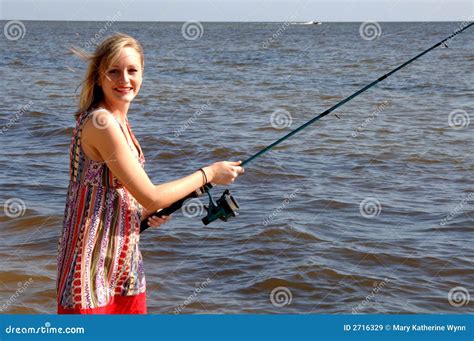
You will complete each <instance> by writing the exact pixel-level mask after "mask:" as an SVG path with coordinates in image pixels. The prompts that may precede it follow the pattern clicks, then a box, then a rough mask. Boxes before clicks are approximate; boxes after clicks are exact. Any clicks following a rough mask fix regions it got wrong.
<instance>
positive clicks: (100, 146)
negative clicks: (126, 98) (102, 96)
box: [81, 109, 126, 159]
mask: <svg viewBox="0 0 474 341" xmlns="http://www.w3.org/2000/svg"><path fill="white" fill-rule="evenodd" d="M122 135H123V134H122V132H121V130H120V126H119V124H118V122H117V121H116V119H115V118H114V116H113V115H112V114H111V113H110V112H108V111H107V110H105V109H99V110H95V111H94V112H92V113H91V114H90V115H89V117H88V118H87V120H86V122H85V123H84V127H83V129H82V137H81V140H82V144H83V146H84V149H85V150H86V151H89V153H87V154H89V155H90V156H91V158H93V159H94V158H95V159H97V157H98V155H102V159H103V154H104V151H107V152H111V150H112V149H115V148H117V147H119V146H120V145H122V144H123V143H126V141H124V139H123V136H122Z"/></svg>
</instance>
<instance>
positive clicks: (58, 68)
mask: <svg viewBox="0 0 474 341" xmlns="http://www.w3.org/2000/svg"><path fill="white" fill-rule="evenodd" d="M4 24H5V23H2V25H4ZM24 24H25V27H26V34H25V36H24V37H23V38H22V39H20V40H17V41H9V40H6V39H2V40H1V42H0V44H1V45H2V52H1V53H2V58H1V62H0V63H1V64H0V72H1V73H0V75H1V79H2V80H3V91H2V107H1V109H0V118H1V121H0V125H1V127H2V130H1V131H2V133H1V134H0V141H1V146H2V148H1V152H0V167H1V169H2V172H1V173H0V202H1V203H2V205H4V204H7V203H8V204H9V205H10V206H9V207H13V208H14V207H15V206H14V204H12V201H11V200H10V201H8V200H9V199H12V198H14V199H20V200H22V202H19V205H20V207H19V209H20V211H19V212H10V213H9V215H10V217H9V216H7V215H6V213H7V211H5V210H2V211H0V223H1V225H0V226H1V227H0V229H1V232H0V233H1V234H0V256H1V259H2V261H1V263H0V264H1V265H0V266H1V267H0V273H1V276H0V281H1V283H2V285H1V286H0V304H1V305H0V309H2V310H3V311H4V312H8V313H54V312H55V309H56V304H55V277H56V250H57V241H58V236H59V233H60V230H61V223H62V215H63V207H64V200H65V194H66V188H67V182H68V157H69V155H68V146H69V141H70V136H71V132H72V128H73V126H74V120H73V116H72V115H73V112H74V110H75V105H76V104H75V89H76V87H77V86H78V85H79V84H80V82H81V80H82V76H83V74H84V70H85V66H84V65H83V63H82V62H81V61H80V60H78V59H77V58H76V57H74V56H73V55H72V54H71V53H69V52H68V48H69V47H70V46H71V45H76V46H82V47H85V46H86V45H88V44H89V43H88V42H89V41H90V39H91V38H93V37H94V36H95V35H96V34H98V32H100V31H99V30H100V29H101V28H103V27H104V23H99V22H88V23H85V22H24ZM459 25H460V23H382V24H381V27H382V30H383V31H382V35H381V36H380V37H379V38H378V39H376V40H373V41H366V40H364V39H362V38H361V36H360V34H359V24H357V23H347V24H339V23H329V24H327V23H324V24H323V25H320V26H302V25H301V26H300V25H285V24H282V23H265V24H257V23H254V24H238V23H228V24H227V23H213V24H204V34H203V36H202V37H201V38H200V39H197V40H194V41H191V40H186V39H184V38H183V36H182V35H181V24H180V23H131V22H130V23H114V24H113V26H112V27H111V28H109V29H108V32H107V33H110V32H111V31H115V30H116V31H121V32H125V33H128V34H131V35H133V36H135V37H136V38H138V39H139V40H140V41H141V42H142V43H143V45H144V48H145V53H146V60H145V78H144V82H143V85H142V90H141V93H140V97H139V98H138V99H137V100H136V101H135V102H134V104H133V106H132V107H131V109H130V112H129V119H130V122H131V125H132V128H133V130H134V133H135V135H136V136H137V138H138V139H139V140H140V143H141V145H142V147H143V150H144V153H145V156H146V159H147V163H146V170H147V172H148V174H149V175H150V177H151V179H152V180H153V181H154V183H162V182H165V181H169V180H172V179H176V178H178V177H181V176H184V175H186V174H188V173H190V172H192V171H194V170H195V169H197V168H198V167H201V166H204V165H207V164H209V163H211V162H214V161H219V160H223V159H232V160H237V159H245V158H247V157H249V156H250V155H252V154H253V153H255V152H257V151H258V150H259V149H261V148H263V147H264V146H266V145H268V144H270V143H271V142H273V141H274V140H276V139H277V138H279V137H281V136H283V134H285V133H287V132H289V131H290V129H292V128H295V127H297V126H299V125H300V124H302V123H304V122H306V121H307V120H309V119H310V118H312V117H313V116H314V115H316V114H317V113H319V112H321V111H323V110H325V109H327V108H328V107H330V106H332V105H334V104H335V103H336V102H337V101H338V100H340V99H342V98H343V97H344V96H347V95H349V94H351V93H352V92H354V91H356V90H357V89H359V88H360V87H362V86H364V85H365V84H367V83H369V82H370V81H372V80H374V79H376V78H377V77H379V76H381V75H382V74H383V73H385V72H388V71H389V70H390V69H392V68H394V67H396V66H397V65H399V64H401V63H402V62H404V61H405V60H408V59H409V58H410V57H412V56H414V55H415V54H417V53H419V52H421V51H423V50H424V49H426V48H428V47H430V46H431V45H432V44H434V43H436V42H437V41H439V40H441V39H442V38H444V37H445V36H447V35H448V34H450V33H451V32H452V31H454V30H456V29H457V28H458V27H459ZM274 35H276V38H274V39H273V42H271V44H269V45H268V42H269V39H271V38H272V36H273V37H274ZM473 40H474V30H473V29H470V30H469V31H466V32H465V33H464V34H462V35H461V36H458V37H457V38H455V39H454V40H453V41H452V42H450V45H449V49H446V48H439V49H436V50H434V51H432V52H431V53H429V54H428V55H426V56H425V57H423V58H422V59H420V60H418V61H416V62H415V63H414V64H412V65H411V66H409V67H408V68H406V69H404V70H402V71H400V72H399V73H397V74H396V75H395V76H394V77H392V78H389V79H387V80H386V81H384V82H383V83H381V84H379V85H378V86H377V87H375V88H373V89H371V90H369V91H368V92H367V93H365V94H364V95H362V96H361V97H359V98H357V99H355V100H353V101H352V102H350V103H348V104H347V105H345V106H344V107H342V108H341V109H340V110H338V116H339V117H340V119H338V118H336V117H335V116H334V115H330V116H328V117H325V118H324V119H323V120H322V121H320V122H318V123H317V124H315V125H314V126H312V127H311V128H308V129H306V130H305V131H304V132H302V133H300V134H298V135H296V136H294V137H293V138H292V139H290V140H288V141H287V142H286V143H284V144H282V145H281V146H279V147H278V148H276V149H275V150H273V151H271V152H269V153H267V154H265V155H264V156H262V157H261V158H259V159H256V160H255V161H254V162H252V163H250V164H249V165H248V167H247V168H246V173H245V175H244V176H242V177H241V178H239V180H238V181H237V182H236V183H235V184H234V185H233V186H232V187H231V189H232V191H233V193H234V195H235V197H236V198H237V200H238V201H239V203H240V206H241V214H240V216H239V217H238V218H236V219H234V220H232V221H230V222H227V223H224V222H220V221H219V222H215V223H213V224H211V225H209V226H208V227H203V226H202V224H201V223H200V221H199V218H194V219H188V218H185V217H183V215H182V214H180V213H177V214H175V216H174V219H173V220H172V222H170V223H169V224H167V225H165V226H162V227H161V228H159V229H158V230H153V231H151V230H149V231H147V232H146V233H144V234H143V235H142V238H141V248H142V253H143V256H144V262H145V269H146V274H147V283H148V305H149V312H150V313H176V312H179V313H352V312H360V313H467V312H471V313H472V312H474V309H473V307H474V304H473V303H472V300H471V301H470V302H467V292H469V291H470V294H471V295H472V294H474V291H473V288H472V283H473V282H474V271H473V268H472V264H473V261H474V255H473V251H472V245H473V233H472V232H473V227H474V224H473V222H474V208H473V205H472V203H473V199H474V194H473V180H472V171H473V170H474V163H473V154H472V150H473V147H474V143H473V142H474V141H473V136H474V135H473V127H474V122H471V121H472V120H473V119H474V117H473V106H472V104H473V102H472V98H473V95H474V89H473V80H474V76H473V74H474V73H473V71H474V44H472V42H473ZM265 44H267V45H268V46H265V47H266V48H264V45H265ZM463 111H464V112H463ZM450 113H452V114H451V116H450ZM272 114H273V116H272ZM469 115H470V116H469ZM276 116H278V118H277V119H275V117H276ZM271 117H273V118H274V120H273V121H271ZM450 117H451V120H450ZM290 121H291V126H288V124H289V123H290ZM272 122H273V125H274V126H272V124H271V123H272ZM450 123H451V125H450ZM278 124H281V125H278ZM278 128H283V129H278ZM222 189H223V188H219V189H218V190H214V192H213V193H214V195H216V196H217V195H220V192H221V190H222ZM17 202H18V201H17ZM22 203H24V205H23V204H22ZM7 206H8V205H7ZM15 213H18V214H20V216H18V217H16V218H12V217H11V216H12V215H15ZM458 287H462V288H458ZM450 291H451V296H450V297H451V304H450V301H449V299H448V294H449V292H450ZM466 291H467V292H466ZM272 292H273V295H272ZM290 298H291V301H290ZM463 300H464V301H463ZM462 303H466V304H464V305H461V306H456V305H460V304H462Z"/></svg>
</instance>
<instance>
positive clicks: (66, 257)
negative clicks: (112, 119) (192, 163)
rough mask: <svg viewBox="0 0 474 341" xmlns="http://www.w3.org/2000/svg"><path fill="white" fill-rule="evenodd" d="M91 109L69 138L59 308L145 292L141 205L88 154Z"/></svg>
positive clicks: (99, 305) (87, 305)
mask: <svg viewBox="0 0 474 341" xmlns="http://www.w3.org/2000/svg"><path fill="white" fill-rule="evenodd" d="M92 112H93V111H89V112H85V113H83V114H81V115H80V116H79V118H78V120H77V123H76V128H75V129H74V132H73V136H72V139H71V148H70V181H69V188H68V194H67V199H66V205H65V211H64V222H63V230H62V233H61V237H60V239H59V244H58V277H57V283H56V288H57V294H58V310H60V309H62V310H64V309H75V310H78V311H79V310H81V309H87V310H89V311H92V313H93V311H94V310H93V309H95V308H100V309H101V311H104V309H103V307H107V306H108V305H111V304H114V305H115V304H116V303H114V302H117V301H120V299H122V301H123V298H124V297H123V296H134V295H139V294H140V295H141V294H144V293H145V289H146V286H145V274H144V270H143V262H142V255H141V252H140V250H139V247H138V243H139V240H140V234H139V233H140V220H141V212H142V207H141V205H140V204H139V203H138V202H137V201H136V200H135V198H134V197H133V196H132V195H131V194H130V193H129V192H128V190H127V189H126V188H125V187H123V186H122V184H121V183H120V181H119V180H118V179H117V178H116V177H115V176H114V175H113V174H112V172H111V171H110V170H109V168H108V167H107V165H106V163H105V162H103V161H100V162H99V161H94V160H91V159H89V158H88V157H87V156H86V155H85V153H84V151H83V150H82V148H81V133H82V129H83V127H84V124H85V122H86V120H87V118H88V117H89V116H90V114H91V113H92ZM117 123H118V120H117ZM118 124H119V123H118ZM119 126H120V128H121V129H122V132H123V133H124V135H126V134H125V131H124V130H123V128H122V126H121V125H120V124H119ZM127 129H128V131H129V133H130V136H131V137H132V140H133V143H134V144H135V145H136V146H137V149H138V151H139V156H138V161H139V162H140V164H141V166H142V167H143V165H144V163H145V158H144V156H143V152H142V150H141V148H140V145H139V144H138V141H137V140H136V138H135V136H134V135H133V133H132V131H131V129H130V127H129V125H128V121H127ZM127 140H128V139H127ZM129 146H130V148H133V146H132V145H131V144H129ZM132 151H133V149H132ZM117 296H119V297H117ZM143 296H145V294H144V295H143ZM90 309H92V310H90ZM80 313H81V312H80Z"/></svg>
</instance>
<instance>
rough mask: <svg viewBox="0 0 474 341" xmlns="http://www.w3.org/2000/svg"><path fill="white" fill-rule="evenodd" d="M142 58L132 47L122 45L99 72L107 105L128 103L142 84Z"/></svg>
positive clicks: (100, 83)
mask: <svg viewBox="0 0 474 341" xmlns="http://www.w3.org/2000/svg"><path fill="white" fill-rule="evenodd" d="M142 76H143V69H142V60H141V57H140V54H139V53H138V52H137V51H136V50H135V49H134V48H132V47H124V48H123V49H122V50H121V51H120V53H119V55H118V56H117V58H116V59H115V60H114V61H113V62H112V63H111V65H109V66H108V67H107V68H106V69H105V72H103V73H101V77H100V80H99V85H100V86H101V87H102V91H103V93H104V100H105V102H106V103H107V104H108V105H109V106H112V107H113V106H123V105H124V104H130V102H131V101H132V100H133V99H134V98H135V96H136V95H137V94H138V92H139V91H140V86H141V84H142Z"/></svg>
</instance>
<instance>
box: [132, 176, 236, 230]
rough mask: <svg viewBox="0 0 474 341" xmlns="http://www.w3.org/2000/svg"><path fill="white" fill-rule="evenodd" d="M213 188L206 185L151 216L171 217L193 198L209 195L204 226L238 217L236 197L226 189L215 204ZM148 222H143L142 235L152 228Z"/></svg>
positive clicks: (145, 220) (141, 225) (205, 206)
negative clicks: (212, 193) (211, 191)
mask: <svg viewBox="0 0 474 341" xmlns="http://www.w3.org/2000/svg"><path fill="white" fill-rule="evenodd" d="M211 188H212V185H211V184H206V185H204V186H203V187H201V188H199V189H197V190H196V191H194V192H192V193H191V194H189V195H188V196H186V197H184V198H182V199H180V200H178V201H176V202H174V203H173V204H172V205H171V206H169V207H166V208H164V209H162V210H160V211H158V212H155V213H152V214H151V215H154V216H158V217H161V216H164V215H170V214H171V213H173V212H175V211H177V210H179V209H180V208H181V207H183V205H184V203H185V201H186V200H188V199H191V198H198V197H201V196H203V195H204V194H205V193H207V195H208V197H209V205H204V208H205V209H206V211H207V215H206V216H205V217H204V218H203V219H202V222H203V223H204V225H209V224H210V223H212V222H213V221H214V220H217V219H220V220H222V221H227V220H228V219H230V218H232V217H236V216H238V215H239V213H238V210H239V204H238V203H237V201H236V200H235V199H234V197H233V196H232V195H231V194H230V191H229V190H228V189H226V190H225V191H224V193H223V194H222V195H221V197H220V198H219V199H217V200H216V202H214V200H213V199H212V196H211V193H210V190H211ZM147 221H148V217H147V218H146V219H144V220H143V221H142V222H141V224H140V233H141V232H143V231H145V230H146V229H148V228H149V227H150V226H148V224H147Z"/></svg>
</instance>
